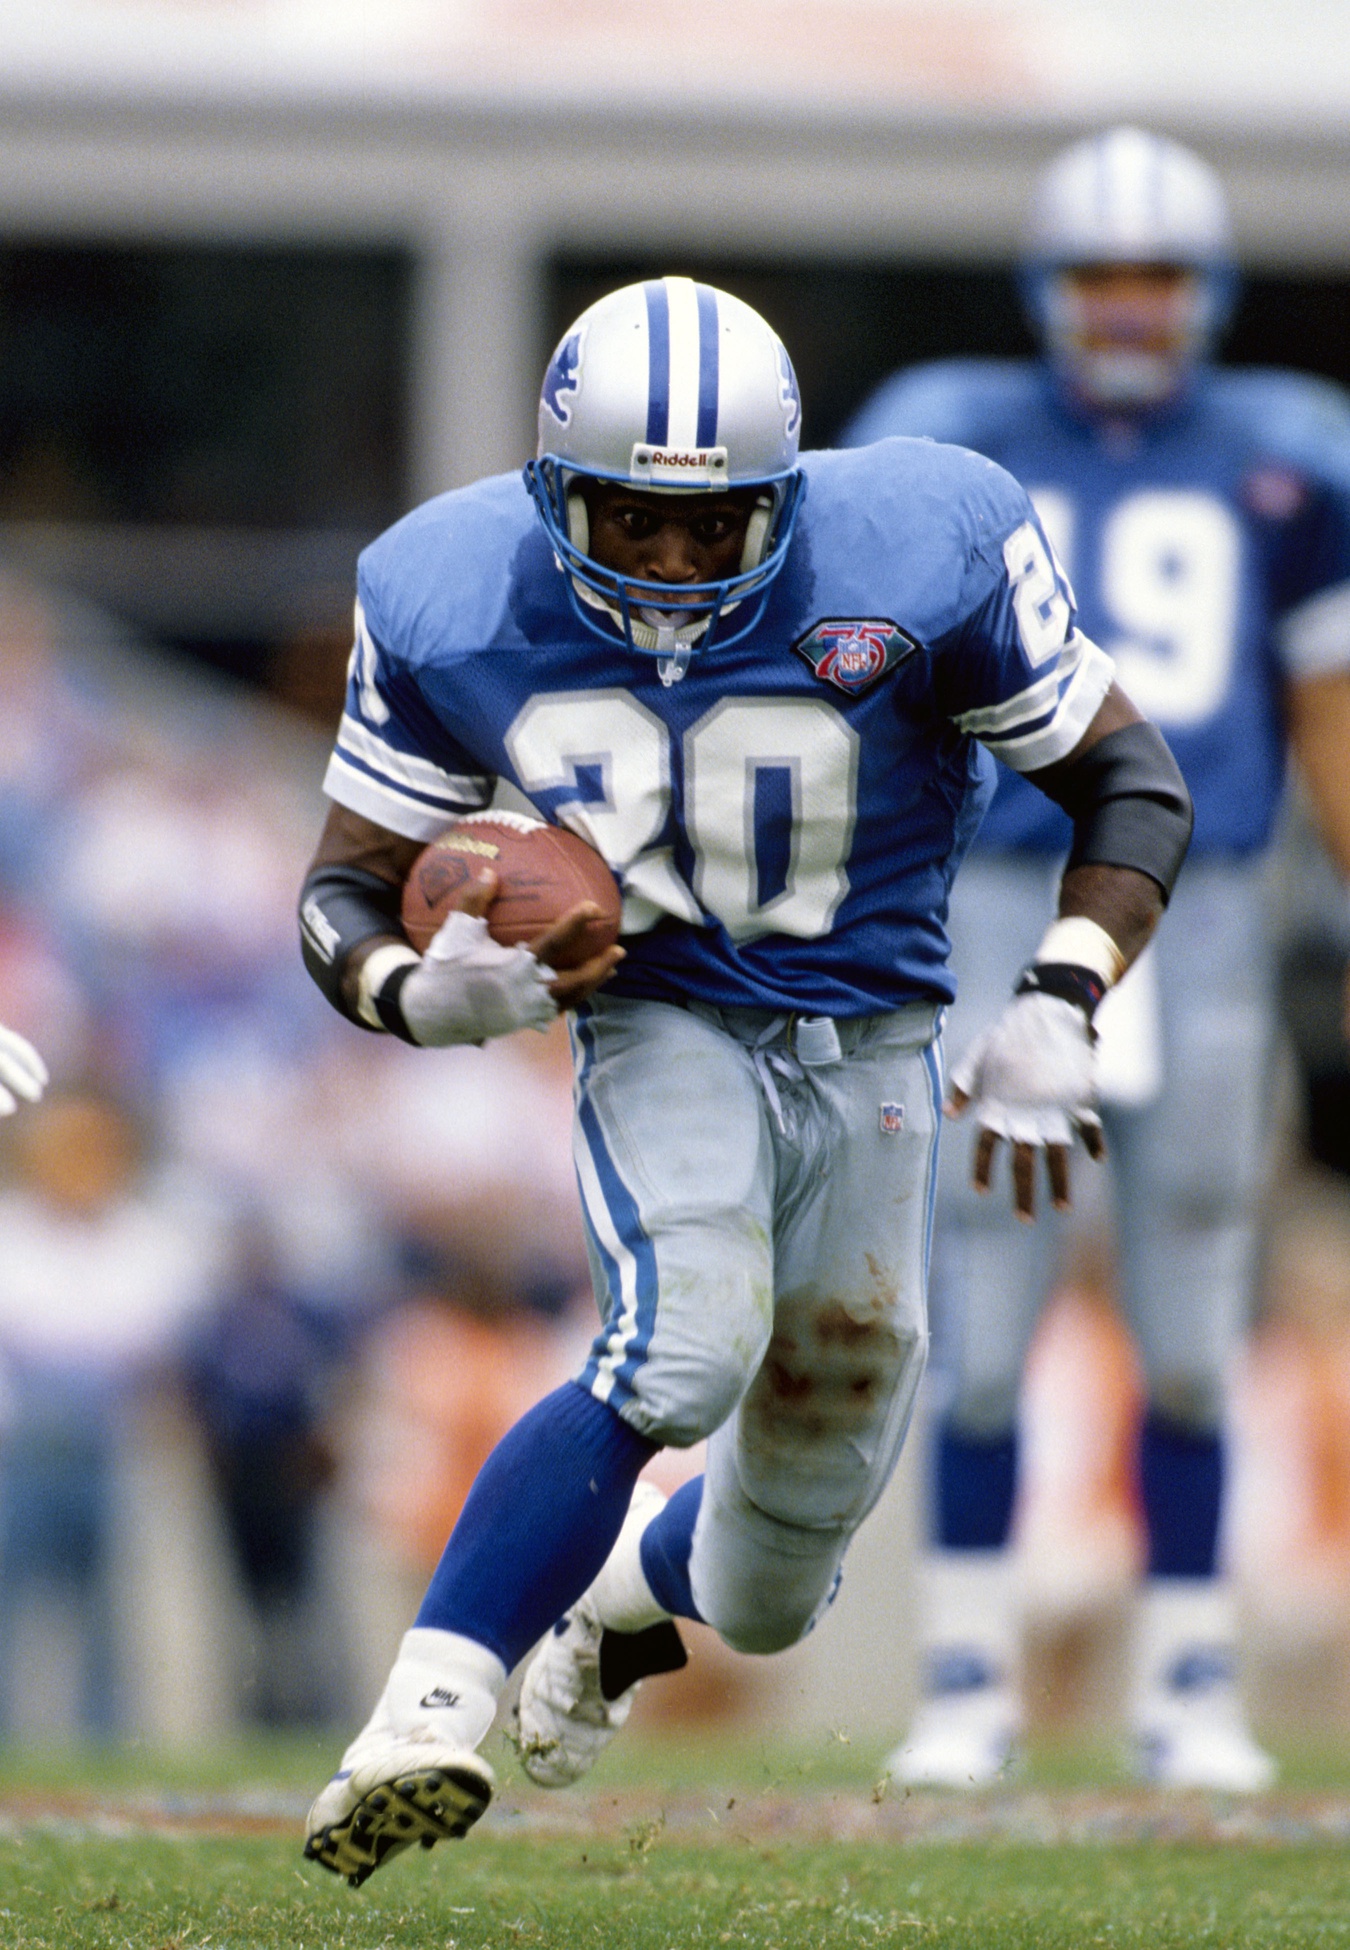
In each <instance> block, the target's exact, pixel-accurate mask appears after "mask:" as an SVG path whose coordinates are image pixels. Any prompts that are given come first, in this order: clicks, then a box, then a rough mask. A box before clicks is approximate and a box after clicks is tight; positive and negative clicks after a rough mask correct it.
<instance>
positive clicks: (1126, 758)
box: [1032, 721, 1195, 900]
mask: <svg viewBox="0 0 1350 1950" xmlns="http://www.w3.org/2000/svg"><path fill="white" fill-rule="evenodd" d="M1032 778H1033V782H1034V783H1035V784H1036V785H1038V786H1039V787H1040V788H1041V790H1042V792H1044V793H1046V794H1047V795H1048V796H1049V797H1050V798H1051V799H1053V800H1054V801H1055V803H1056V805H1059V806H1062V807H1063V808H1064V810H1065V812H1066V813H1068V815H1069V817H1070V819H1071V820H1072V821H1073V851H1072V852H1071V853H1070V855H1069V860H1068V864H1069V866H1070V867H1082V866H1104V867H1133V868H1134V869H1135V871H1136V872H1137V873H1146V874H1147V875H1148V876H1149V878H1150V879H1151V880H1156V881H1157V883H1158V885H1159V886H1160V887H1161V888H1162V891H1163V899H1164V900H1166V899H1167V898H1168V896H1169V895H1170V894H1171V892H1172V889H1173V887H1174V886H1175V885H1176V879H1177V875H1178V874H1179V873H1180V871H1181V863H1182V861H1183V860H1184V859H1185V857H1186V848H1187V847H1188V846H1189V845H1190V842H1191V828H1192V826H1193V825H1194V823H1195V811H1194V808H1193V807H1192V805H1191V795H1190V793H1189V791H1188V790H1187V787H1186V781H1185V779H1183V778H1182V776H1181V772H1180V769H1179V767H1178V765H1177V762H1176V760H1175V759H1174V758H1173V756H1172V754H1171V752H1170V751H1169V750H1168V747H1167V743H1166V740H1165V739H1164V738H1163V735H1162V733H1161V732H1160V731H1159V730H1158V727H1157V726H1156V725H1153V724H1149V723H1147V722H1146V721H1141V722H1140V723H1138V724H1127V725H1122V726H1121V728H1120V730H1119V731H1108V732H1107V734H1106V736H1105V738H1099V739H1098V740H1097V743H1096V744H1095V745H1092V746H1090V747H1089V749H1088V750H1087V751H1085V752H1084V753H1083V754H1082V756H1081V757H1079V758H1074V759H1072V760H1065V761H1062V762H1061V763H1060V764H1058V765H1051V766H1047V767H1046V769H1045V771H1044V772H1038V773H1034V774H1032Z"/></svg>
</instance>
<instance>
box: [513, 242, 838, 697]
mask: <svg viewBox="0 0 1350 1950" xmlns="http://www.w3.org/2000/svg"><path fill="white" fill-rule="evenodd" d="M800 429H801V394H800V392H799V390H798V386H797V377H796V374H795V373H794V372H793V370H792V362H791V360H790V359H789V358H788V355H787V350H786V348H785V347H784V345H783V343H782V341H781V340H780V339H779V337H778V335H777V333H776V332H774V331H773V330H772V328H771V327H770V326H769V325H768V324H767V323H766V322H765V320H764V319H762V318H761V317H760V316H759V314H758V312H756V311H753V310H751V308H750V306H749V305H746V304H743V303H742V302H741V300H740V299H739V298H734V297H732V296H731V294H730V293H729V292H726V291H719V290H717V289H716V288H715V287H714V286H712V285H710V284H698V283H695V282H694V280H693V279H692V278H653V279H650V280H648V281H647V282H646V283H644V284H632V285H627V286H625V288H624V289H623V290H621V291H614V292H611V293H610V294H609V296H608V297H605V298H601V299H600V300H599V301H598V303H596V304H594V305H592V306H591V308H590V309H589V311H587V312H584V313H583V314H582V316H581V317H580V318H579V319H578V320H577V321H576V323H575V324H574V325H573V326H572V327H571V328H570V330H569V331H568V332H566V333H565V334H564V336H563V339H562V341H561V343H560V344H559V346H558V348H557V350H556V351H555V352H554V354H553V357H552V359H551V360H550V361H549V366H548V370H547V372H546V373H545V375H544V384H543V388H542V391H541V393H540V398H539V451H538V456H537V458H536V459H535V460H533V461H531V462H530V463H529V465H528V466H527V467H526V469H525V480H526V484H527V486H528V487H529V490H530V493H531V495H532V496H533V498H534V503H535V506H536V508H537V509H538V511H539V516H540V519H541V520H542V522H543V524H544V527H545V530H546V531H547V533H548V537H549V540H550V541H551V542H552V544H553V549H554V553H555V554H556V556H557V558H558V562H559V565H560V566H561V568H562V569H563V571H564V573H565V574H566V576H567V589H568V596H569V599H570V600H571V603H572V607H573V609H574V610H575V612H576V614H577V616H578V617H579V619H580V620H581V622H583V623H584V624H585V625H586V627H587V629H589V630H592V631H594V632H596V634H598V635H601V636H604V637H612V636H613V635H614V633H615V632H616V631H617V632H618V634H619V635H621V636H622V638H623V640H624V641H625V643H626V644H627V645H628V647H629V648H630V649H632V650H636V651H641V652H643V653H645V654H648V655H654V656H656V657H658V658H659V659H660V660H661V665H660V667H661V672H662V675H663V677H665V678H666V679H667V681H671V680H673V679H674V678H676V677H679V676H681V675H682V674H683V672H684V670H685V669H686V668H687V666H688V663H689V659H690V658H691V657H692V656H693V655H695V654H696V653H699V652H702V651H706V650H707V649H708V648H709V647H711V645H712V644H713V643H714V642H715V644H716V646H717V647H718V648H724V647H725V646H726V645H728V644H731V643H735V642H738V641H739V640H740V639H741V638H742V637H743V636H745V635H746V634H747V633H748V631H750V630H751V629H753V628H754V626H755V624H756V623H757V622H758V621H759V618H760V616H761V615H762V613H763V609H764V604H765V602H766V601H767V595H768V588H769V584H770V583H771V582H772V581H773V579H774V577H775V576H776V575H777V574H778V572H779V570H780V569H781V568H782V566H783V563H784V560H785V559H786V556H787V549H788V544H789V542H790V540H791V536H792V529H793V524H794V522H795V519H796V513H797V505H798V501H799V499H800V495H801V488H802V476H801V473H800V470H799V469H798V467H797V448H798V440H799V436H800ZM583 480H590V481H622V482H626V483H628V484H629V485H630V486H633V487H636V488H642V489H648V490H651V491H654V492H660V493H664V494H669V493H682V492H687V493H699V494H709V493H718V492H721V491H723V490H725V489H728V488H758V489H760V490H762V493H761V494H760V496H759V497H758V499H757V501H756V505H755V507H754V509H753V511H752V513H751V516H750V521H749V524H748V527H747V530H746V544H745V551H744V554H743V556H742V559H741V563H740V568H739V571H738V572H737V573H736V574H734V575H731V576H728V577H726V578H725V579H724V580H723V581H721V582H717V583H707V584H699V585H695V586H684V587H682V588H681V591H680V596H681V601H680V605H679V607H678V609H677V610H671V609H669V608H667V607H664V606H663V605H664V604H665V603H667V602H668V600H669V590H668V588H667V587H666V585H665V584H662V583H654V582H643V581H640V580H638V579H637V578H634V577H631V576H624V575H621V574H619V573H617V572H616V571H615V570H612V569H608V568H606V567H604V566H603V565H602V564H601V563H599V562H597V561H596V560H595V559H594V557H593V556H592V555H591V554H590V552H589V542H590V533H589V520H588V516H587V512H586V503H585V499H584V497H583V495H582V494H581V493H580V491H579V483H580V482H581V481H583ZM733 611H739V612H740V613H739V614H737V615H736V617H735V620H734V622H732V623H731V624H730V626H729V627H728V619H729V618H730V617H731V614H732V612H733Z"/></svg>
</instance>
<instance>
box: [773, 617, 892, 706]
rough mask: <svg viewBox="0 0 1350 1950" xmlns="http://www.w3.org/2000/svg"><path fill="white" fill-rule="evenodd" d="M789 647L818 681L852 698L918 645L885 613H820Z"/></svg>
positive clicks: (882, 675)
mask: <svg viewBox="0 0 1350 1950" xmlns="http://www.w3.org/2000/svg"><path fill="white" fill-rule="evenodd" d="M792 647H793V649H794V650H795V651H796V652H797V655H798V656H799V657H805V659H806V661H807V663H809V664H810V666H811V668H812V670H813V671H814V672H815V673H816V676H817V677H819V678H820V680H821V682H822V683H825V684H833V685H834V686H835V688H836V689H837V690H841V691H845V692H847V693H848V695H849V696H850V697H856V696H857V695H858V693H859V691H865V690H867V689H868V687H869V686H870V685H872V684H875V683H876V681H877V679H878V678H879V677H884V676H885V675H886V673H887V671H888V670H894V669H895V668H896V666H897V664H902V663H903V662H904V661H905V659H906V657H912V656H913V655H914V652H915V651H916V650H917V649H918V648H919V645H918V643H917V642H916V641H915V639H914V638H913V637H912V636H911V635H910V634H909V632H908V630H902V629H901V627H900V625H899V624H898V623H893V622H892V621H891V619H890V618H889V616H823V617H822V618H821V620H820V621H819V623H813V624H812V626H811V628H810V629H809V630H808V631H807V632H806V635H805V636H799V637H798V638H797V641H796V642H795V643H794V644H793V646H792Z"/></svg>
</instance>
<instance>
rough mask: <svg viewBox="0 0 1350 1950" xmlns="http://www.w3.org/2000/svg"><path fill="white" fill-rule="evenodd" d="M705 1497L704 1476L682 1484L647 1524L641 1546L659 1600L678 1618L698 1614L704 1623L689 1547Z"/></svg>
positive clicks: (646, 1571) (644, 1568)
mask: <svg viewBox="0 0 1350 1950" xmlns="http://www.w3.org/2000/svg"><path fill="white" fill-rule="evenodd" d="M702 1499H703V1478H702V1477H701V1476H696V1477H695V1478H694V1480H693V1482H692V1483H683V1484H681V1486H680V1488H679V1489H677V1490H676V1492H675V1494H674V1496H672V1497H671V1499H670V1501H669V1503H667V1505H666V1507H665V1509H664V1510H663V1511H662V1512H661V1514H660V1516H659V1517H653V1518H652V1520H651V1522H650V1523H649V1524H648V1525H647V1528H646V1529H645V1530H644V1531H643V1533H642V1543H641V1546H640V1547H639V1555H640V1556H641V1559H642V1575H643V1577H644V1578H646V1580H647V1582H648V1584H649V1585H650V1586H651V1588H652V1596H653V1597H654V1598H655V1599H656V1602H657V1604H658V1605H664V1606H665V1608H666V1610H667V1611H668V1612H670V1613H671V1614H672V1616H674V1617H675V1618H694V1619H698V1621H699V1623H700V1624H701V1623H702V1622H703V1621H702V1619H701V1618H699V1609H698V1606H697V1605H696V1604H695V1603H694V1594H693V1592H692V1590H691V1589H690V1586H689V1551H690V1548H691V1546H692V1544H693V1541H694V1525H695V1523H696V1522H697V1521H698V1506H699V1504H700V1502H701V1501H702Z"/></svg>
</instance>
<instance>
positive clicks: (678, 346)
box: [665, 278, 699, 448]
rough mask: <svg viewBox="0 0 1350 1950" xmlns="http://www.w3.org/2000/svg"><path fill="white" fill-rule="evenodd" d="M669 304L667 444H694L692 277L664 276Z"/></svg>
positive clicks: (696, 344) (695, 394)
mask: <svg viewBox="0 0 1350 1950" xmlns="http://www.w3.org/2000/svg"><path fill="white" fill-rule="evenodd" d="M665 285H666V296H667V299H668V302H669V305H670V421H669V429H668V432H667V434H666V441H667V445H669V446H671V447H683V448H693V447H696V446H697V445H698V382H699V336H698V293H697V291H696V290H695V289H694V281H693V279H692V278H667V279H666V280H665Z"/></svg>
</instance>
